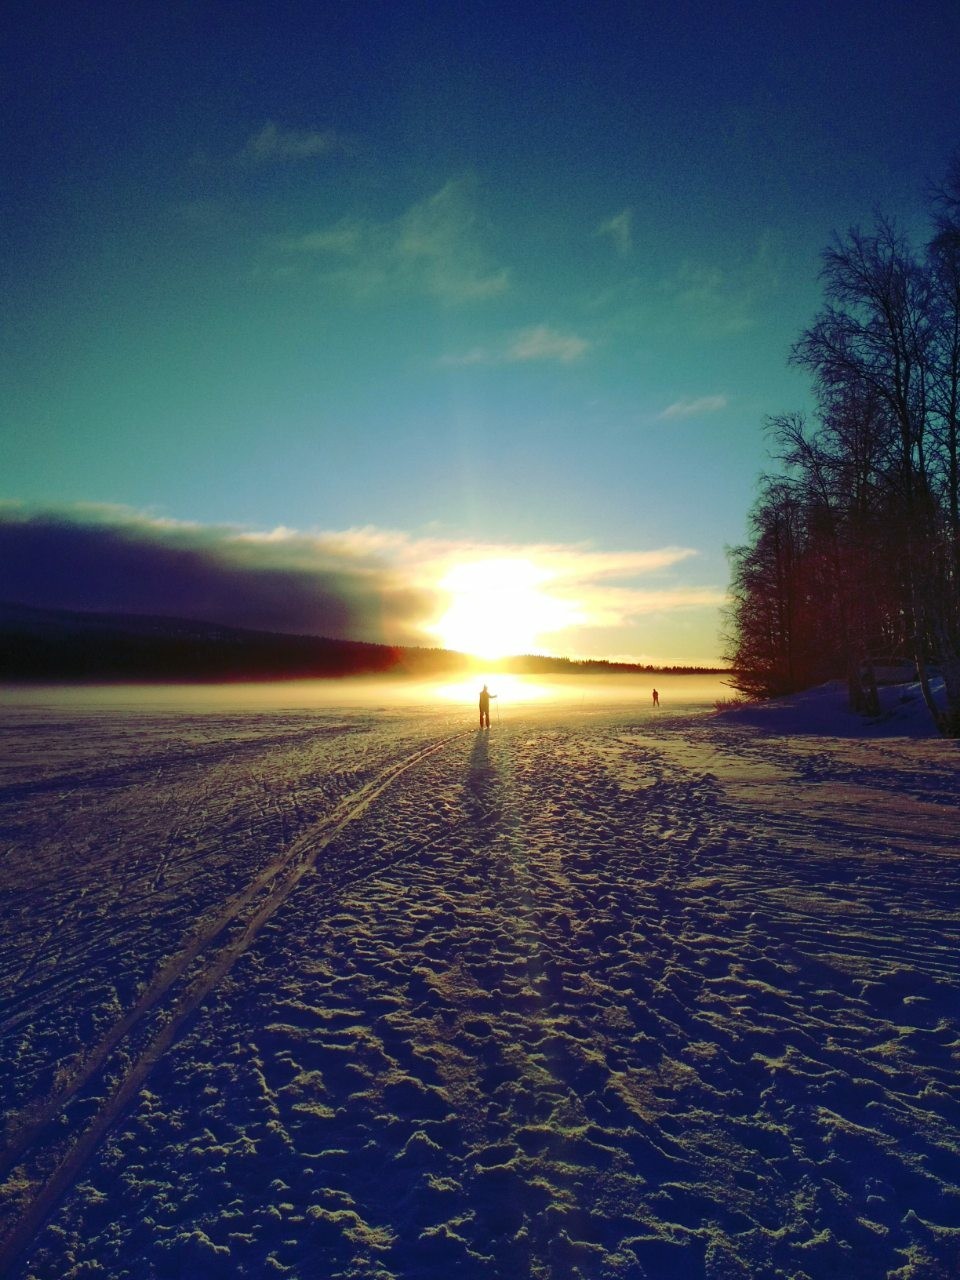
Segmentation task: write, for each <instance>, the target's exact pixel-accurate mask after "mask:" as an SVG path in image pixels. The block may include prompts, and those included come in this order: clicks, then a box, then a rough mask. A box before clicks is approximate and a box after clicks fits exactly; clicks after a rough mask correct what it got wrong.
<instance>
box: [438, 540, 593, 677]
mask: <svg viewBox="0 0 960 1280" xmlns="http://www.w3.org/2000/svg"><path fill="white" fill-rule="evenodd" d="M549 577H550V575H549V573H548V572H547V571H546V570H544V569H543V568H541V567H539V566H538V565H536V564H534V563H533V561H531V560H527V559H520V558H516V559H514V558H507V557H504V558H501V559H491V560H472V561H466V562H463V563H461V564H458V565H456V566H455V567H454V568H452V569H451V570H450V571H449V572H448V573H447V575H446V577H444V578H443V579H442V580H441V582H440V584H439V585H440V587H441V589H442V590H443V591H444V592H446V593H447V595H448V597H449V605H448V607H447V610H446V612H445V613H444V614H443V616H442V617H441V618H440V620H439V622H437V624H436V625H435V627H434V628H433V630H434V632H435V634H436V635H437V636H438V638H439V640H440V643H441V644H442V645H443V647H444V648H445V649H456V650H458V651H460V652H461V653H472V654H475V655H476V656H477V657H480V658H504V657H507V656H508V655H512V654H519V653H533V652H536V651H537V645H538V643H539V642H540V638H541V636H542V635H543V634H545V633H548V632H552V631H556V630H558V629H559V628H560V627H562V626H564V625H566V624H567V623H568V622H569V621H570V616H569V609H568V607H567V606H566V605H565V604H564V602H563V601H561V600H559V599H557V598H556V597H554V596H551V595H549V594H547V592H546V591H545V590H544V589H543V587H544V584H545V582H546V581H547V580H548V578H549Z"/></svg>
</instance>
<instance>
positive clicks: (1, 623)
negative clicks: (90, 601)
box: [0, 602, 708, 682]
mask: <svg viewBox="0 0 960 1280" xmlns="http://www.w3.org/2000/svg"><path fill="white" fill-rule="evenodd" d="M476 666H477V662H476V660H475V659H474V658H472V657H471V656H470V655H469V654H465V653H456V652H453V651H451V650H448V649H428V648H414V647H403V646H399V645H384V644H370V643H366V642H364V641H359V640H331V639H328V638H324V637H322V636H302V635H286V634H281V633H276V632H267V631H249V630H245V629H243V628H240V627H225V626H220V625H218V624H215V623H208V622H197V621H194V620H190V619H183V618H166V617H149V616H144V615H137V614H113V613H106V614H105V613H78V612H74V611H69V610H61V609H34V608H30V607H28V606H26V605H19V604H9V603H3V602H0V681H2V680H6V681H105V682H110V681H118V682H129V681H148V682H173V681H178V682H179V681H188V682H189V681H212V682H218V681H244V680H291V679H336V678H341V677H345V676H374V675H391V676H400V677H412V678H418V679H431V678H436V677H458V676H467V675H470V674H471V673H473V672H474V670H475V668H476ZM484 669H485V671H487V672H488V673H491V674H492V673H493V672H501V673H507V672H510V673H513V674H517V675H520V674H525V675H533V674H540V675H603V674H611V675H616V674H629V675H649V674H653V673H657V674H674V675H680V674H697V673H700V672H702V671H705V670H708V669H707V668H699V667H644V666H636V665H633V664H631V663H625V662H603V661H582V662H578V661H571V660H570V659H568V658H548V657H542V656H538V655H535V654H526V655H520V656H517V657H510V658H499V659H497V660H495V661H492V662H490V663H487V664H484Z"/></svg>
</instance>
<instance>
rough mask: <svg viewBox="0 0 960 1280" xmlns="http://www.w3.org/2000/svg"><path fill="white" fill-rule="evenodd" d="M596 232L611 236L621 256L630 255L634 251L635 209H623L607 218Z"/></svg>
mask: <svg viewBox="0 0 960 1280" xmlns="http://www.w3.org/2000/svg"><path fill="white" fill-rule="evenodd" d="M594 234H595V235H598V236H606V237H607V238H609V240H610V241H611V242H612V244H613V247H614V248H615V249H616V251H617V253H619V255H620V256H621V258H626V257H628V256H629V255H630V254H631V253H632V252H633V210H632V209H623V210H621V212H620V213H616V214H614V215H613V217H612V218H607V219H606V221H605V222H601V223H600V225H599V226H598V227H597V229H596V231H595V232H594Z"/></svg>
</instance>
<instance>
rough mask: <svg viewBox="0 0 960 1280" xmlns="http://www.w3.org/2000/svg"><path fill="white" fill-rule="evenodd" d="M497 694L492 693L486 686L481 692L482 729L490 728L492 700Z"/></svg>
mask: <svg viewBox="0 0 960 1280" xmlns="http://www.w3.org/2000/svg"><path fill="white" fill-rule="evenodd" d="M496 696H497V695H496V694H495V693H490V692H489V690H488V689H487V686H486V685H484V686H483V688H482V689H481V690H480V728H481V729H489V728H490V699H491V698H495V697H496Z"/></svg>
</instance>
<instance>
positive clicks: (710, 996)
mask: <svg viewBox="0 0 960 1280" xmlns="http://www.w3.org/2000/svg"><path fill="white" fill-rule="evenodd" d="M611 680H612V678H610V677H604V678H603V679H599V680H594V679H590V680H585V681H581V682H578V683H573V682H563V681H560V682H558V681H555V680H551V681H547V682H543V681H527V680H524V681H520V682H518V683H511V682H508V681H507V680H506V679H502V680H499V681H498V680H497V679H496V678H494V677H491V678H490V681H489V683H490V686H491V688H492V689H493V690H494V691H498V692H499V693H500V694H501V700H502V701H501V706H500V720H499V723H498V722H497V719H496V712H494V723H493V726H492V728H491V730H490V732H489V733H480V732H478V731H477V729H476V727H475V715H476V711H475V699H476V690H477V688H478V684H479V681H477V680H471V681H469V682H467V684H466V685H463V686H460V687H459V688H455V687H447V688H442V687H436V686H431V687H425V686H411V685H407V686H403V687H402V688H395V687H393V686H391V687H389V688H387V687H385V686H384V685H382V684H373V685H371V683H370V682H368V683H367V684H364V685H359V684H357V685H354V684H347V683H344V684H340V685H335V686H330V685H325V686H320V687H318V686H317V685H316V684H303V685H284V686H277V685H271V686H253V687H222V686H221V687H217V688H215V689H194V688H187V689H167V688H147V689H142V688H141V689H110V690H93V689H82V690H73V691H69V692H65V691H62V690H36V689H33V690H23V689H21V690H18V691H16V692H10V691H8V692H7V693H6V694H5V695H4V697H3V717H2V727H0V747H2V750H0V760H2V764H0V850H2V859H0V906H2V916H0V992H2V1001H0V1008H2V1015H0V1091H2V1092H0V1096H2V1100H3V1113H4V1116H5V1118H6V1119H5V1144H4V1155H3V1157H2V1164H0V1174H2V1177H3V1183H2V1199H0V1206H2V1209H0V1212H2V1214H3V1218H2V1224H3V1245H2V1253H0V1270H2V1271H3V1272H4V1274H9V1275H11V1276H13V1277H17V1280H28V1278H31V1280H32V1278H36V1280H41V1278H43V1280H52V1278H54V1277H56V1280H63V1278H65V1277H81V1276H88V1275H101V1276H107V1277H131V1278H133V1277H136V1278H137V1280H141V1278H142V1277H153V1276H156V1277H165V1276H189V1277H201V1276H202V1277H206V1276H224V1277H227V1276H230V1277H232V1276H251V1277H258V1278H259V1277H262V1276H268V1275H286V1276H290V1277H300V1278H302V1280H309V1278H312V1277H324V1280H326V1278H327V1277H330V1278H331V1280H333V1278H335V1277H336V1278H339V1277H344V1278H346V1277H370V1278H371V1280H373V1278H374V1277H376V1280H387V1278H388V1277H398V1278H399V1277H403V1278H410V1280H413V1278H417V1280H420V1278H421V1277H425V1278H432V1277H436V1280H441V1278H442V1280H447V1278H448V1277H449V1276H451V1275H457V1276H465V1277H471V1278H473V1277H475V1278H476V1280H480V1278H481V1277H483V1278H484V1280H486V1278H488V1277H503V1278H504V1280H507V1278H509V1280H514V1278H515V1277H528V1276H529V1277H537V1278H541V1277H542V1278H544V1280H553V1278H554V1277H571V1278H576V1277H580V1278H581V1280H593V1278H594V1277H596V1278H598V1280H600V1278H602V1280H609V1278H610V1277H615V1278H620V1277H622V1278H623V1280H643V1278H644V1277H650V1280H663V1278H664V1277H666V1278H668V1280H670V1278H673V1277H676V1278H677V1280H681V1278H682V1280H688V1278H689V1277H704V1280H731V1278H733V1277H751V1278H752V1277H766V1276H770V1277H775V1276H776V1277H779V1276H783V1277H793V1278H794V1280H801V1278H803V1277H805V1278H807V1280H828V1278H829V1280H835V1278H836V1277H839V1276H843V1277H863V1278H864V1280H867V1278H868V1277H869V1278H870V1280H874V1278H875V1277H878V1276H887V1275H891V1274H893V1273H895V1274H896V1276H897V1280H928V1278H929V1280H933V1278H934V1277H940V1276H945V1275H952V1274H956V1273H957V1271H958V1269H960V1253H958V1240H960V1189H958V1177H957V1170H958V1168H960V1091H958V1088H957V1078H958V1077H957V1069H958V1066H960V1025H958V1020H957V1000H956V989H957V979H958V976H960V959H958V943H960V882H958V875H957V872H958V867H960V847H958V837H957V831H958V822H957V800H958V795H960V786H958V783H960V761H958V755H957V749H956V746H955V745H954V744H948V743H943V742H941V741H938V740H936V739H933V738H929V737H915V736H910V733H911V732H912V731H913V730H912V728H911V726H912V724H913V722H912V721H908V720H907V719H904V720H903V723H902V724H901V723H900V722H899V721H897V720H896V719H894V720H893V721H891V722H890V723H888V724H887V725H886V727H885V734H884V735H881V736H877V735H876V734H874V733H873V732H864V731H859V732H858V733H857V734H856V735H855V736H851V735H847V736H842V737H837V736H833V735H832V733H828V732H827V729H828V728H831V727H836V726H838V725H839V726H841V727H842V726H843V725H845V724H846V725H849V722H848V721H847V720H845V719H844V717H843V715H842V713H841V712H839V711H838V710H837V707H836V706H835V705H834V702H829V704H828V700H826V699H824V700H822V701H821V702H819V703H818V704H817V705H816V706H815V707H813V709H812V711H811V708H810V707H808V708H807V709H806V710H805V711H804V713H803V714H804V715H805V716H806V719H805V720H804V719H803V716H801V715H800V712H799V711H797V712H796V714H794V715H793V718H792V719H791V718H790V715H786V714H784V715H778V714H775V713H771V711H770V710H769V709H764V711H762V712H758V713H748V714H741V715H726V716H717V715H715V714H713V712H712V708H713V704H714V702H715V700H716V699H717V698H722V697H725V696H729V690H727V689H726V688H725V687H724V686H723V685H722V684H721V683H720V682H719V681H718V680H717V679H716V678H710V677H687V678H684V677H660V678H656V677H654V678H651V679H650V680H640V681H638V680H637V679H636V678H633V677H631V678H630V679H629V681H627V682H625V683H621V682H620V681H617V680H613V681H612V683H611ZM654 682H655V683H656V685H657V688H658V689H659V690H660V695H661V703H662V707H661V710H660V712H659V713H657V712H654V710H653V708H652V707H651V700H650V690H651V688H652V687H653V684H654ZM904 715H905V716H906V712H905V713H904ZM798 716H799V719H798ZM801 721H802V726H801ZM797 727H803V728H804V729H805V732H803V733H802V734H797V733H793V732H791V733H788V732H786V731H785V730H787V729H796V728H797ZM901 729H902V732H901Z"/></svg>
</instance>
